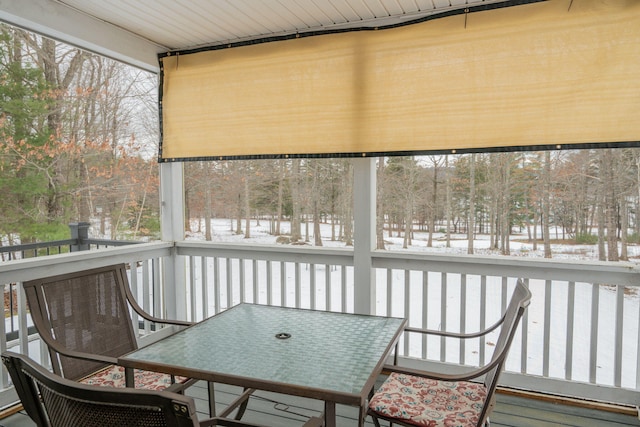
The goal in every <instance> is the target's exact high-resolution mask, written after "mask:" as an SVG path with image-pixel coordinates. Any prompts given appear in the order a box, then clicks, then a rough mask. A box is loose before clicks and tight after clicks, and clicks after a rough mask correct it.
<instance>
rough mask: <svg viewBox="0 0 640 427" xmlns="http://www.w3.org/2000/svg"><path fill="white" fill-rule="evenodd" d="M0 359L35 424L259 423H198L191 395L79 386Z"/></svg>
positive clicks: (25, 363) (14, 357)
mask: <svg viewBox="0 0 640 427" xmlns="http://www.w3.org/2000/svg"><path fill="white" fill-rule="evenodd" d="M2 362H3V363H4V365H5V366H6V367H7V369H8V371H9V374H10V375H11V379H12V381H13V384H14V386H15V388H16V392H17V393H18V397H19V398H20V400H21V401H22V405H23V407H24V409H25V411H26V412H27V414H28V415H29V416H30V417H31V419H32V420H33V421H34V422H35V423H36V424H37V425H38V426H39V427H69V426H74V427H134V426H135V427H138V426H145V427H161V426H162V427H187V426H189V427H195V426H199V427H204V426H214V425H223V426H253V427H260V426H259V425H258V424H252V423H247V422H243V421H236V420H229V419H223V418H210V419H206V420H203V421H198V419H197V417H196V411H195V404H194V401H193V399H192V398H190V397H187V396H184V395H181V394H177V393H171V392H167V391H150V390H134V389H131V388H128V389H127V388H113V387H97V386H90V385H85V384H80V383H77V382H75V381H71V380H67V379H65V378H61V377H59V376H57V375H54V374H52V373H51V372H49V371H47V370H45V369H44V368H43V367H42V366H40V365H38V364H36V363H35V362H34V361H33V360H31V359H30V358H28V357H27V356H24V355H21V354H17V353H12V352H9V351H6V352H3V353H2Z"/></svg>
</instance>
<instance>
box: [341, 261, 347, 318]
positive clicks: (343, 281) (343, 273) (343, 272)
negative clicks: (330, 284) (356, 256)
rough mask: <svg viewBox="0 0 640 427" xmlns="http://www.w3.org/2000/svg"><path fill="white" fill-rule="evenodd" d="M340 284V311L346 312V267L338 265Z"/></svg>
mask: <svg viewBox="0 0 640 427" xmlns="http://www.w3.org/2000/svg"><path fill="white" fill-rule="evenodd" d="M340 286H341V291H342V312H343V313H346V312H347V267H346V266H344V265H342V266H340Z"/></svg>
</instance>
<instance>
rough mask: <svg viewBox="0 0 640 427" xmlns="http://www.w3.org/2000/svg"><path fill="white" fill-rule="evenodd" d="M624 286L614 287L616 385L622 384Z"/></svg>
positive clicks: (614, 382)
mask: <svg viewBox="0 0 640 427" xmlns="http://www.w3.org/2000/svg"><path fill="white" fill-rule="evenodd" d="M624 289H625V287H624V286H617V287H616V312H615V315H616V327H615V329H614V334H615V346H614V349H615V350H614V351H615V355H614V359H613V384H614V385H615V386H616V387H620V386H621V385H622V353H623V352H622V330H623V329H622V328H623V325H624Z"/></svg>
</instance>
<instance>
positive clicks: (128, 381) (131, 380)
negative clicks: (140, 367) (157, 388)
mask: <svg viewBox="0 0 640 427" xmlns="http://www.w3.org/2000/svg"><path fill="white" fill-rule="evenodd" d="M124 384H125V385H126V386H127V387H131V388H134V387H135V376H134V375H133V368H124Z"/></svg>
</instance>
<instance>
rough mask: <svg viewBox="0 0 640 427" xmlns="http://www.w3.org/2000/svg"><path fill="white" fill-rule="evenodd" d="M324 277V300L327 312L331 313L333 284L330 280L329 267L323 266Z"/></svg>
mask: <svg viewBox="0 0 640 427" xmlns="http://www.w3.org/2000/svg"><path fill="white" fill-rule="evenodd" d="M324 277H325V279H324V280H325V294H326V295H325V298H326V304H327V311H331V295H332V294H331V288H332V285H333V282H332V280H331V266H330V265H328V264H327V265H325V273H324Z"/></svg>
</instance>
